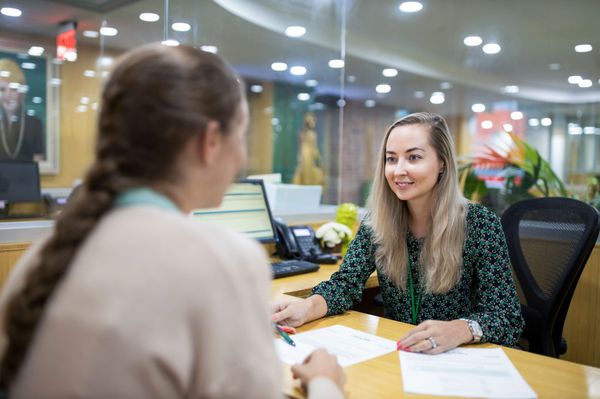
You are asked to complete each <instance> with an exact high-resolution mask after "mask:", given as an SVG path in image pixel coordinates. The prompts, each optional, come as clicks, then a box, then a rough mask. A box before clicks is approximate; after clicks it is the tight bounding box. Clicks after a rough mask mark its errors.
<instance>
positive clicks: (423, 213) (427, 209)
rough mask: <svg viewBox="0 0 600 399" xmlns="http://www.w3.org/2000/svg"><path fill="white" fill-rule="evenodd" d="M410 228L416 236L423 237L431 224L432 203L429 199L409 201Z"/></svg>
mask: <svg viewBox="0 0 600 399" xmlns="http://www.w3.org/2000/svg"><path fill="white" fill-rule="evenodd" d="M407 205H408V212H409V218H408V228H409V229H410V232H411V233H412V235H413V236H414V237H415V238H423V237H425V236H426V235H427V233H428V232H429V227H430V226H431V205H430V204H429V203H428V201H409V202H408V204H407Z"/></svg>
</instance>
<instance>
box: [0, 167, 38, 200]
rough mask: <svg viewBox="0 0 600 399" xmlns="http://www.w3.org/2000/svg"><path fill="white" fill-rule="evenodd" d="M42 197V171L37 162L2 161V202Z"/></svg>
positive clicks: (0, 169)
mask: <svg viewBox="0 0 600 399" xmlns="http://www.w3.org/2000/svg"><path fill="white" fill-rule="evenodd" d="M40 199H41V193H40V173H39V169H38V164H37V163H36V162H26V161H25V162H21V161H0V202H3V203H4V202H36V201H39V200H40Z"/></svg>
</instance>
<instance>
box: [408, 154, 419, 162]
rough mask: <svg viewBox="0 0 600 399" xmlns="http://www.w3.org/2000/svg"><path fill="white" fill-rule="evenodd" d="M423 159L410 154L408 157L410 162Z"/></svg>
mask: <svg viewBox="0 0 600 399" xmlns="http://www.w3.org/2000/svg"><path fill="white" fill-rule="evenodd" d="M421 158H422V157H421V156H420V155H416V154H410V155H409V156H408V160H409V161H416V160H417V159H421Z"/></svg>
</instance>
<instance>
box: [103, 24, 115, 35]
mask: <svg viewBox="0 0 600 399" xmlns="http://www.w3.org/2000/svg"><path fill="white" fill-rule="evenodd" d="M117 33H119V31H118V30H117V29H116V28H111V27H110V26H103V27H102V28H100V34H101V35H102V36H117Z"/></svg>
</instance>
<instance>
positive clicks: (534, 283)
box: [502, 198, 600, 357]
mask: <svg viewBox="0 0 600 399" xmlns="http://www.w3.org/2000/svg"><path fill="white" fill-rule="evenodd" d="M502 226H503V228H504V233H505V235H506V240H507V243H508V251H509V254H510V260H511V263H512V267H513V272H514V275H516V280H515V282H516V284H517V291H518V293H519V298H520V301H521V309H522V311H523V318H524V319H525V330H524V332H523V334H522V336H521V338H522V339H524V340H526V341H527V343H528V350H529V351H530V352H533V353H539V354H542V355H546V356H552V357H558V356H559V355H562V354H564V353H565V352H566V350H567V345H566V341H565V339H564V338H562V330H563V325H564V323H565V317H566V315H567V311H568V310H569V304H570V303H571V298H572V297H573V292H574V291H575V287H576V286H577V282H578V281H579V277H580V276H581V272H582V271H583V267H584V266H585V264H586V262H587V260H588V258H589V256H590V253H591V252H592V249H593V248H594V245H595V243H596V239H597V237H598V231H599V230H600V218H599V216H598V212H597V211H596V209H595V208H593V207H591V206H590V205H588V204H586V203H583V202H581V201H577V200H574V199H570V198H535V199H528V200H524V201H520V202H517V203H515V204H513V205H512V206H510V207H509V208H508V209H507V210H506V211H505V212H504V214H503V215H502Z"/></svg>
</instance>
